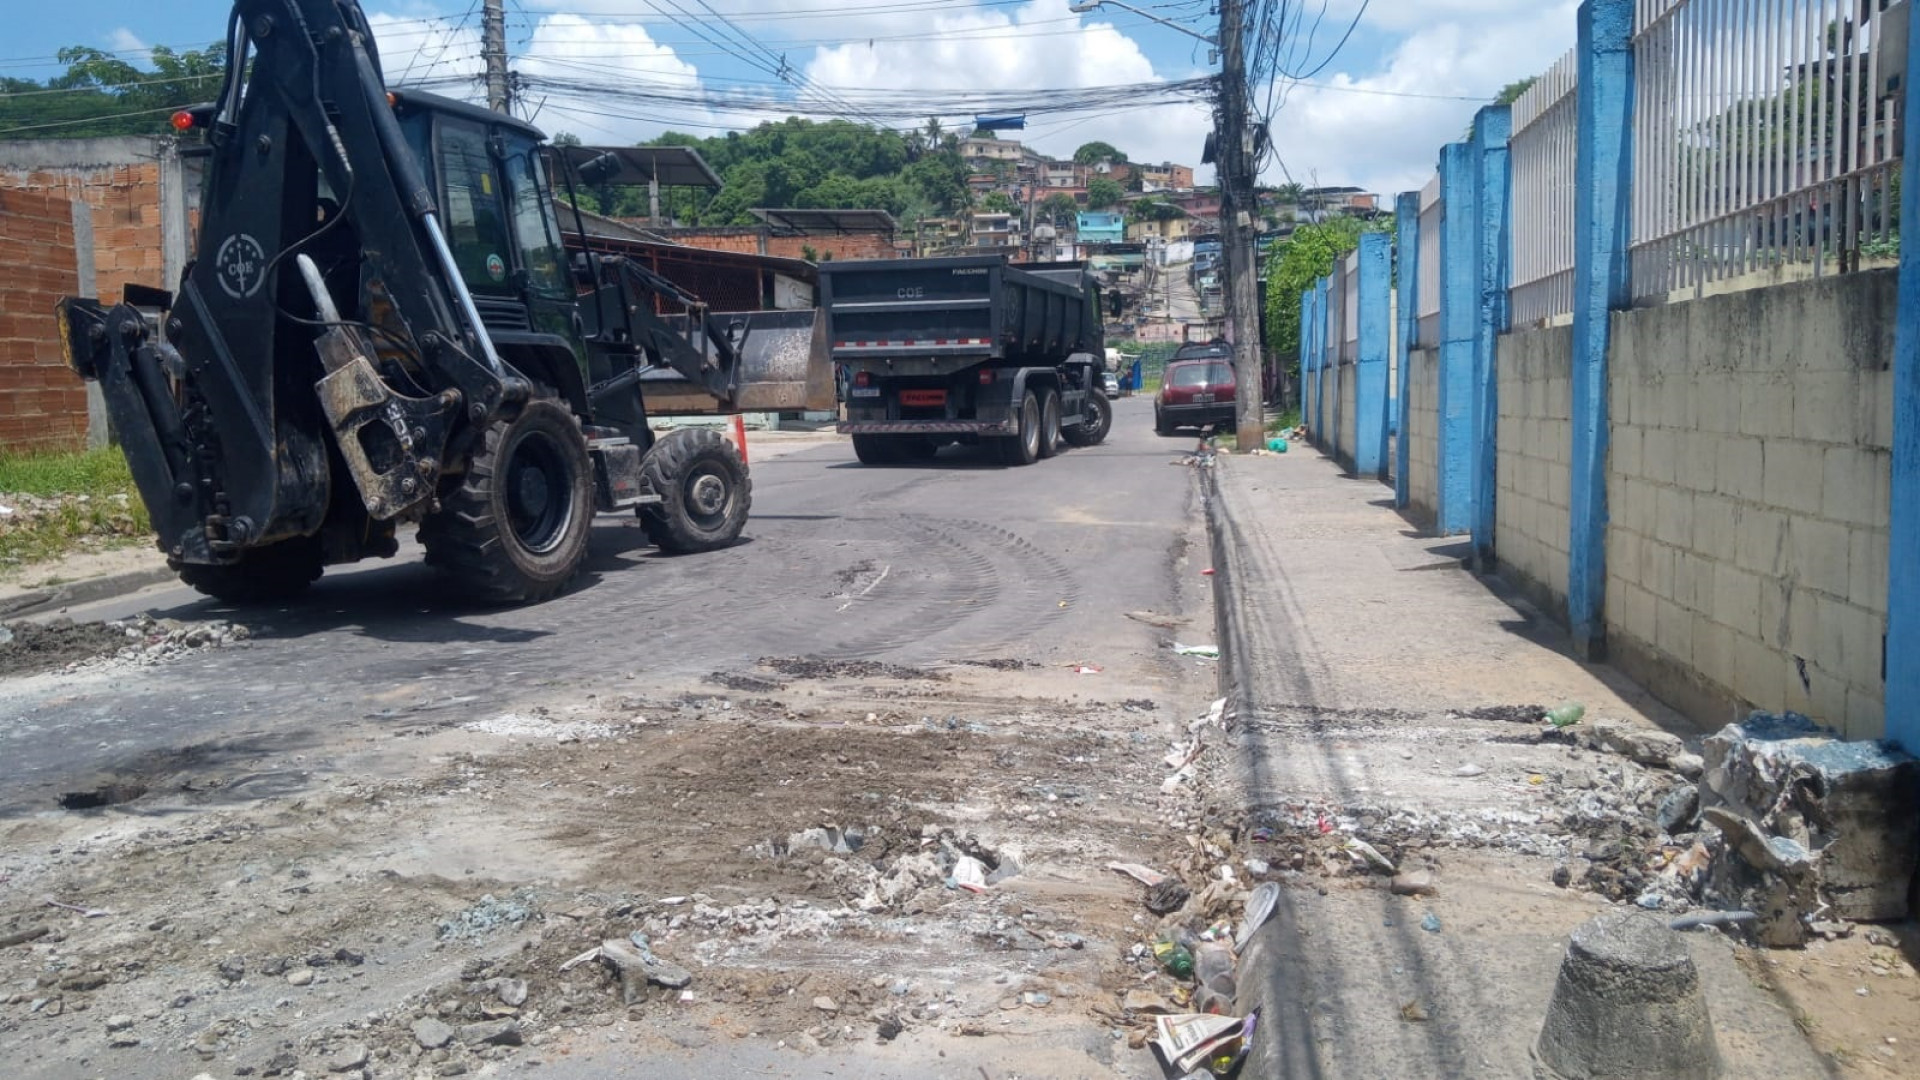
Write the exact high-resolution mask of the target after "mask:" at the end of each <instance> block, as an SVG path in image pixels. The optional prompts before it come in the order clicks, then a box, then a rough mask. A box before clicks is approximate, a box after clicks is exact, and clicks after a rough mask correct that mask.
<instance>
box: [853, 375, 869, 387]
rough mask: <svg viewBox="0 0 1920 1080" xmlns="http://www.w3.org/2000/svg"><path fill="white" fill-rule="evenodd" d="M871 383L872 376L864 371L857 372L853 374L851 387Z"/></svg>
mask: <svg viewBox="0 0 1920 1080" xmlns="http://www.w3.org/2000/svg"><path fill="white" fill-rule="evenodd" d="M872 382H873V375H872V374H871V373H869V372H865V371H859V372H855V373H854V376H853V385H855V386H866V385H868V384H870V383H872Z"/></svg>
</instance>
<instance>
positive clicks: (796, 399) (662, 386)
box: [640, 308, 834, 416]
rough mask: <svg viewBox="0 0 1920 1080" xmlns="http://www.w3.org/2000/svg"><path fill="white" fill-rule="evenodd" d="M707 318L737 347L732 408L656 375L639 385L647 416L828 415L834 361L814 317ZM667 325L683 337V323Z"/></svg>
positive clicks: (821, 323)
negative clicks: (806, 413)
mask: <svg viewBox="0 0 1920 1080" xmlns="http://www.w3.org/2000/svg"><path fill="white" fill-rule="evenodd" d="M710 318H711V319H712V320H713V322H714V323H716V324H718V325H719V326H721V327H724V328H726V329H727V331H728V336H729V337H731V338H733V339H734V340H736V341H739V342H740V370H739V372H738V373H737V375H736V377H735V380H734V385H735V387H736V389H735V392H734V399H733V402H732V405H731V407H729V406H728V405H727V404H726V403H724V402H721V401H718V400H716V399H715V398H714V397H713V396H712V395H710V394H708V393H707V392H706V390H704V389H703V388H701V387H700V386H699V384H697V383H694V382H691V381H689V380H687V379H685V378H682V377H681V376H680V375H679V374H678V373H677V372H673V371H656V372H651V373H649V374H648V375H647V376H646V377H644V378H642V379H641V380H640V391H641V393H642V394H643V395H644V396H645V398H646V402H647V412H648V414H649V415H652V416H675V415H678V416H711V415H715V414H721V413H735V412H827V411H830V410H832V409H833V407H834V390H833V361H832V360H831V359H830V358H829V356H828V353H827V337H826V334H827V330H826V321H825V320H824V319H822V318H820V313H819V311H817V310H815V309H813V308H804V309H800V310H795V311H729V312H714V313H713V314H712V315H711V316H710ZM666 321H667V322H669V323H671V324H674V326H675V329H677V330H679V331H681V332H682V333H685V332H686V329H687V327H686V320H685V319H684V318H679V319H676V318H673V317H671V316H669V317H667V319H666ZM743 335H744V336H743Z"/></svg>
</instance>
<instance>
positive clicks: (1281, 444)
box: [1267, 439, 1287, 454]
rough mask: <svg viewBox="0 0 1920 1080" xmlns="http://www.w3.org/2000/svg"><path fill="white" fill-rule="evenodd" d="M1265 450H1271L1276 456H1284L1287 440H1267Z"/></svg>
mask: <svg viewBox="0 0 1920 1080" xmlns="http://www.w3.org/2000/svg"><path fill="white" fill-rule="evenodd" d="M1267 449H1269V450H1271V451H1273V452H1274V453H1276V454H1284V453H1286V452H1287V440H1285V439H1268V440H1267Z"/></svg>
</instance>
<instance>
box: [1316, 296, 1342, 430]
mask: <svg viewBox="0 0 1920 1080" xmlns="http://www.w3.org/2000/svg"><path fill="white" fill-rule="evenodd" d="M1314 288H1315V289H1316V290H1317V291H1318V296H1317V297H1316V298H1315V300H1314V304H1313V313H1314V319H1313V354H1314V360H1313V368H1314V390H1313V441H1314V444H1315V445H1317V446H1319V447H1320V448H1321V449H1322V450H1324V449H1326V448H1327V446H1328V442H1327V412H1328V410H1327V382H1326V370H1327V308H1328V305H1329V304H1331V303H1332V300H1333V293H1332V289H1333V279H1332V278H1321V279H1320V281H1319V283H1318V284H1316V285H1315V286H1314ZM1336 407H1337V406H1336Z"/></svg>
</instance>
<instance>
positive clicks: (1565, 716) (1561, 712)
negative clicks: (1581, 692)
mask: <svg viewBox="0 0 1920 1080" xmlns="http://www.w3.org/2000/svg"><path fill="white" fill-rule="evenodd" d="M1585 715H1587V707H1586V706H1585V705H1582V704H1580V703H1579V702H1577V701H1570V702H1568V703H1567V704H1565V705H1561V706H1560V707H1558V708H1554V709H1548V710H1547V723H1549V724H1552V725H1553V726H1554V727H1557V728H1570V727H1572V726H1573V725H1575V724H1577V723H1579V722H1580V718H1581V717H1583V716H1585Z"/></svg>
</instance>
